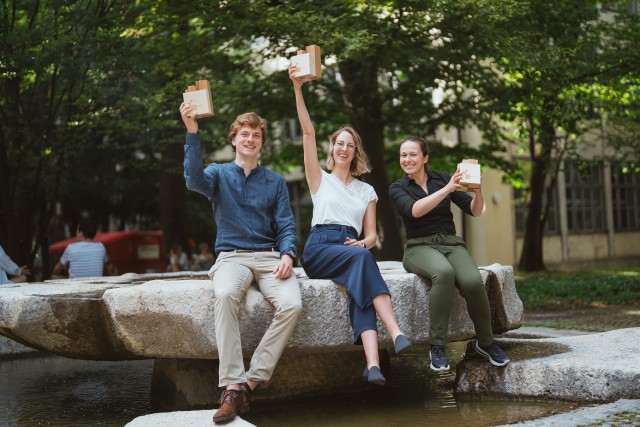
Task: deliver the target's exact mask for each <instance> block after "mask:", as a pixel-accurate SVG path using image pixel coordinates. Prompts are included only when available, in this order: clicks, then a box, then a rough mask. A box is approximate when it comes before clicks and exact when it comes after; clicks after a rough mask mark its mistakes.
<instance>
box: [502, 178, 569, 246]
mask: <svg viewBox="0 0 640 427" xmlns="http://www.w3.org/2000/svg"><path fill="white" fill-rule="evenodd" d="M526 196H527V192H525V191H524V190H522V189H518V188H514V189H513V200H515V211H516V235H518V236H523V235H524V230H525V225H526V218H527V203H526V200H525V197H526ZM542 197H543V206H546V203H547V190H545V194H544V196H542ZM543 211H544V207H543ZM558 233H560V226H559V222H558V192H557V190H556V188H555V186H554V187H553V188H552V189H551V206H549V216H548V217H547V221H546V222H545V224H544V234H558Z"/></svg>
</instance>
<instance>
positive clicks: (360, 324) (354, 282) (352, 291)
mask: <svg viewBox="0 0 640 427" xmlns="http://www.w3.org/2000/svg"><path fill="white" fill-rule="evenodd" d="M347 236H348V237H351V238H352V239H357V238H358V235H357V234H356V230H355V228H353V227H350V226H347V225H337V224H322V225H320V224H319V225H314V226H313V227H312V228H311V232H310V234H309V238H308V239H307V243H306V244H305V246H304V251H303V253H302V257H301V258H300V263H301V264H302V267H303V268H304V271H305V272H306V273H307V276H309V277H310V278H311V279H330V280H332V281H333V282H335V283H337V284H339V285H342V286H344V287H345V288H347V291H348V292H349V319H350V320H351V327H352V328H353V334H354V338H353V342H354V343H355V344H361V343H362V340H361V339H360V334H362V332H363V331H366V330H368V329H373V330H375V331H377V330H378V329H377V324H376V312H375V309H374V307H373V302H372V300H373V298H375V297H376V296H378V295H380V294H383V293H385V294H389V295H391V294H390V292H389V288H388V287H387V284H386V283H385V281H384V279H383V278H382V275H381V274H380V269H379V268H378V264H377V263H376V260H375V258H374V257H373V255H372V254H371V252H369V250H367V249H365V248H361V247H357V246H345V244H344V242H345V241H346V239H347Z"/></svg>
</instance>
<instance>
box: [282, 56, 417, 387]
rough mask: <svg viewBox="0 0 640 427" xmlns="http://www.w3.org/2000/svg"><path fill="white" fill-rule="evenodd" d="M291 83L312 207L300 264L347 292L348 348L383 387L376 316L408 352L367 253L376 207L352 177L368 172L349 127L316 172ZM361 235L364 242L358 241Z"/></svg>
mask: <svg viewBox="0 0 640 427" xmlns="http://www.w3.org/2000/svg"><path fill="white" fill-rule="evenodd" d="M295 72H296V66H295V65H292V66H291V67H290V68H289V76H290V78H291V81H292V82H293V90H294V94H295V98H296V108H297V111H298V119H299V120H300V126H301V128H302V145H303V149H304V172H305V176H306V178H307V183H308V184H309V191H310V192H311V199H312V201H313V219H312V220H311V225H312V228H311V233H310V234H309V238H308V239H307V243H306V244H305V247H304V252H303V254H302V258H301V264H302V267H303V268H304V270H305V272H306V273H307V275H308V276H309V277H310V278H312V279H331V280H332V281H333V282H335V283H338V284H340V285H342V286H344V287H345V288H346V289H347V291H348V292H349V318H350V320H351V327H352V329H353V333H354V338H353V340H354V343H355V344H360V343H361V344H362V346H363V347H364V353H365V356H366V359H367V366H366V367H365V369H364V372H363V374H362V376H363V378H364V379H365V380H366V381H368V382H370V383H374V384H379V385H383V384H385V383H386V379H385V377H384V376H383V375H382V372H381V371H380V361H379V356H378V329H377V322H376V313H377V314H378V315H379V316H380V319H381V320H382V322H383V323H384V325H385V326H386V328H387V331H388V332H389V335H390V336H391V338H392V339H393V342H394V350H395V352H396V354H400V353H403V352H405V351H407V350H409V349H410V348H411V343H410V342H409V340H408V339H407V338H406V337H405V336H404V335H403V334H402V332H401V331H400V327H399V326H398V323H397V321H396V318H395V315H394V313H393V307H392V305H391V294H390V292H389V288H388V287H387V284H386V283H385V281H384V279H383V278H382V275H381V274H380V269H379V268H378V264H377V263H376V260H375V258H374V257H373V254H371V252H369V248H371V247H373V246H374V245H375V243H376V240H377V235H376V202H377V201H378V196H377V195H376V192H375V190H374V189H373V187H372V186H370V185H369V184H367V183H365V182H363V181H360V180H359V179H357V178H356V177H357V176H360V175H362V174H363V173H367V172H369V171H370V169H369V166H368V161H367V156H366V153H365V152H364V146H363V144H362V141H361V140H360V136H359V135H358V134H357V132H356V131H355V130H354V129H353V128H352V127H351V126H343V127H341V128H340V129H338V130H337V131H335V132H334V133H333V135H331V138H330V143H329V152H328V157H327V169H328V170H329V171H330V172H331V173H327V172H325V171H324V170H322V168H321V167H320V163H319V161H318V152H317V148H316V136H315V130H314V128H313V123H312V122H311V118H310V116H309V112H308V111H307V107H306V105H305V103H304V98H303V95H302V85H303V81H302V80H301V79H299V78H296V77H294V74H295ZM361 231H364V236H363V238H362V239H361V240H360V239H359V236H360V233H361Z"/></svg>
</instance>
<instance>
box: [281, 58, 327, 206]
mask: <svg viewBox="0 0 640 427" xmlns="http://www.w3.org/2000/svg"><path fill="white" fill-rule="evenodd" d="M295 71H296V66H295V65H291V66H290V67H289V77H290V78H291V81H292V82H293V92H294V93H295V95H296V109H297V110H298V120H299V121H300V127H301V128H302V147H303V149H304V174H305V176H306V177H307V183H308V184H309V190H310V191H311V194H315V193H317V192H318V188H319V187H320V181H321V180H322V169H321V168H320V163H319V162H318V149H317V148H316V131H315V130H314V129H313V123H311V117H310V116H309V111H307V106H306V105H305V103H304V97H303V96H302V84H303V83H304V82H303V81H302V80H301V79H299V78H296V77H293V74H294V73H295Z"/></svg>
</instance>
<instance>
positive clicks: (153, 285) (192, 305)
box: [0, 262, 523, 360]
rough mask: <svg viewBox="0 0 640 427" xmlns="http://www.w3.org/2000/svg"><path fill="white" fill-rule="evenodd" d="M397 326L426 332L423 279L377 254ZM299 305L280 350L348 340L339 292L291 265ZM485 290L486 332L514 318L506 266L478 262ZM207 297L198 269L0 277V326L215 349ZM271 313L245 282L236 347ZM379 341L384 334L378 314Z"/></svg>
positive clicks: (187, 350) (182, 351) (110, 351)
mask: <svg viewBox="0 0 640 427" xmlns="http://www.w3.org/2000/svg"><path fill="white" fill-rule="evenodd" d="M379 265H380V268H381V271H382V273H383V277H384V279H385V281H386V282H387V284H388V286H389V289H390V291H391V294H392V300H393V306H394V310H395V313H396V316H397V319H398V322H399V324H400V327H401V328H402V330H403V331H404V333H405V334H406V335H407V336H408V337H409V339H411V340H412V341H413V342H414V343H426V342H428V336H429V304H428V301H429V292H428V288H429V286H428V284H427V283H425V281H424V280H422V279H421V278H419V277H418V276H416V275H414V274H410V273H407V272H406V271H405V270H404V269H403V268H402V264H401V263H399V262H380V263H379ZM295 272H296V274H297V276H298V278H299V283H300V289H301V292H302V303H303V313H302V317H301V320H300V322H299V324H298V326H297V327H296V329H295V331H294V334H293V336H292V338H291V340H290V341H289V344H288V347H287V352H288V353H292V352H293V353H296V352H297V353H317V352H327V351H332V352H333V351H351V350H353V344H352V339H353V334H352V331H351V327H350V325H349V315H348V305H347V293H346V291H345V290H344V288H343V287H342V286H339V285H336V284H334V283H333V282H331V281H328V280H312V279H309V278H307V277H306V276H305V274H304V270H302V269H300V268H297V269H295ZM480 272H481V274H482V277H483V280H484V283H485V287H486V289H487V292H488V294H489V296H490V301H491V310H492V316H493V325H492V326H493V330H494V332H495V333H502V332H506V331H508V330H511V329H516V328H518V327H519V326H520V325H521V323H522V313H523V308H522V302H521V301H520V299H519V297H518V295H517V293H516V289H515V283H514V279H513V270H512V268H511V267H510V266H501V265H499V264H493V265H491V266H488V267H483V268H481V269H480ZM213 298H214V292H213V287H212V284H211V280H210V279H209V278H208V277H207V276H206V275H205V274H204V273H189V272H186V273H185V272H182V273H166V274H156V275H137V274H126V275H123V276H119V277H104V278H99V279H94V280H86V279H84V280H83V279H77V280H61V281H48V282H45V283H27V284H15V285H5V286H3V289H2V292H0V334H2V335H5V336H7V337H9V338H12V339H14V340H16V341H18V342H20V343H22V344H25V345H27V346H30V347H33V348H36V349H39V350H45V351H49V352H52V353H56V354H60V355H63V356H66V357H72V358H81V359H91V360H127V359H138V358H169V359H216V358H217V357H218V355H217V347H216V340H215V333H214V315H213V304H212V300H213ZM272 317H273V308H272V307H271V305H270V304H269V303H268V302H267V301H266V300H265V299H264V298H263V296H262V294H261V293H260V292H259V291H258V290H257V289H256V288H254V287H251V288H249V291H248V292H247V294H246V297H245V300H244V304H243V306H242V309H241V313H240V327H241V335H242V343H243V351H244V352H245V354H251V353H252V352H253V350H254V349H255V347H256V346H257V344H258V342H259V340H260V339H261V337H262V335H263V334H264V331H265V330H266V328H267V327H268V325H269V323H270V322H271V319H272ZM379 326H380V332H381V334H380V340H381V344H382V346H389V347H390V346H391V345H392V343H391V339H390V338H389V336H388V335H387V334H386V331H385V330H384V327H382V325H381V324H380V325H379ZM449 334H450V340H452V341H456V340H466V339H469V338H471V337H473V336H474V335H475V333H474V329H473V324H472V322H471V320H470V319H469V316H468V314H467V309H466V304H465V302H464V300H463V299H462V298H461V297H460V296H459V295H458V294H457V293H456V297H455V299H454V304H453V311H452V314H451V318H450V327H449Z"/></svg>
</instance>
